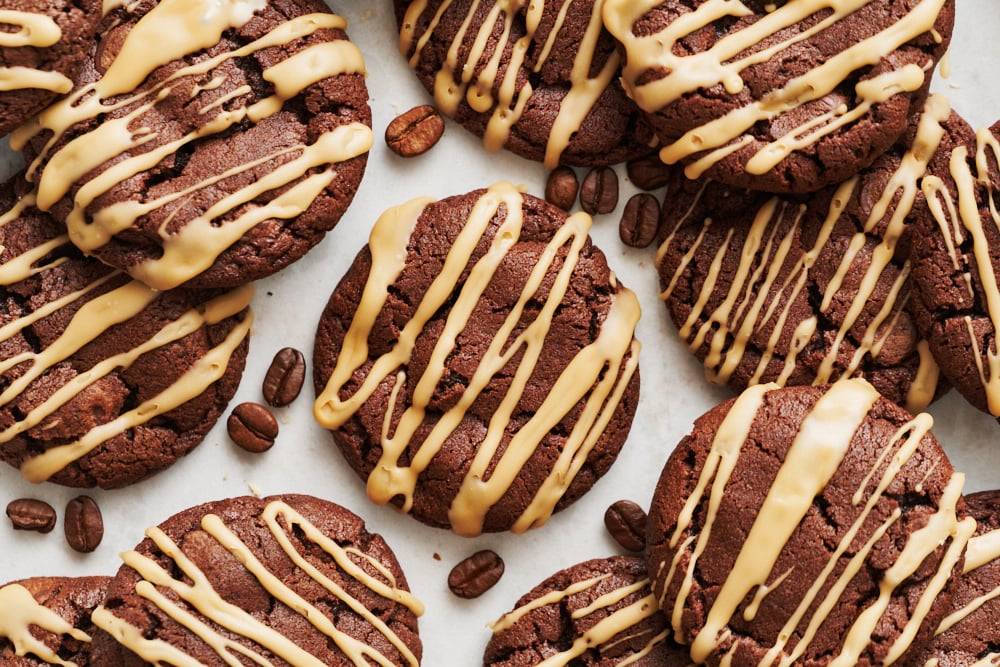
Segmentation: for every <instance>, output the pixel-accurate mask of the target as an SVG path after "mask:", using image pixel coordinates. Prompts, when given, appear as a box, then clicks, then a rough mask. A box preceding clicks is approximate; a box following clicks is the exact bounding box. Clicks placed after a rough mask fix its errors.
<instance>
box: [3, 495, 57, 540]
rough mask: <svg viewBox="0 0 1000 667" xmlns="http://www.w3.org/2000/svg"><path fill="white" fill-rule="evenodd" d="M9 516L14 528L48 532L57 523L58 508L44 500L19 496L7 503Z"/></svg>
mask: <svg viewBox="0 0 1000 667" xmlns="http://www.w3.org/2000/svg"><path fill="white" fill-rule="evenodd" d="M7 516H8V517H10V521H11V523H12V524H14V530H34V531H36V532H39V533H47V532H49V531H50V530H52V529H53V528H54V527H55V525H56V510H55V508H53V507H52V505H49V504H48V503H47V502H45V501H44V500H36V499H35V498H18V499H17V500H12V501H10V502H9V503H7Z"/></svg>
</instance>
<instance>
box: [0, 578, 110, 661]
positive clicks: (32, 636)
mask: <svg viewBox="0 0 1000 667" xmlns="http://www.w3.org/2000/svg"><path fill="white" fill-rule="evenodd" d="M109 581H110V578H109V577H33V578H31V579H22V580H20V581H13V582H11V583H9V584H7V585H5V586H3V587H0V663H3V664H4V665H6V667H35V666H37V665H69V664H74V665H89V664H91V663H90V643H91V637H92V635H93V632H94V626H93V624H92V623H91V621H90V613H91V612H92V611H93V610H94V609H96V608H97V606H98V605H100V604H101V603H102V602H103V601H104V593H105V589H106V587H107V585H108V582H109Z"/></svg>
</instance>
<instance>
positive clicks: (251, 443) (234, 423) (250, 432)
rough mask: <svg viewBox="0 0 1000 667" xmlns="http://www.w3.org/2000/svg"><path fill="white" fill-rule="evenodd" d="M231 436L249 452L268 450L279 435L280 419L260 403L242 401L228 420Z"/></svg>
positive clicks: (227, 424)
mask: <svg viewBox="0 0 1000 667" xmlns="http://www.w3.org/2000/svg"><path fill="white" fill-rule="evenodd" d="M226 430H227V431H229V437H230V438H232V439H233V442H235V443H236V444H237V445H239V446H240V447H242V448H243V449H245V450H247V451H248V452H254V453H255V454H256V453H260V452H266V451H267V450H269V449H271V447H272V446H273V445H274V439H275V438H277V437H278V420H277V419H275V418H274V415H273V414H271V411H270V410H268V409H267V408H266V407H264V406H263V405H261V404H260V403H240V404H239V405H237V406H236V407H235V408H233V413H232V414H231V415H229V419H228V421H226Z"/></svg>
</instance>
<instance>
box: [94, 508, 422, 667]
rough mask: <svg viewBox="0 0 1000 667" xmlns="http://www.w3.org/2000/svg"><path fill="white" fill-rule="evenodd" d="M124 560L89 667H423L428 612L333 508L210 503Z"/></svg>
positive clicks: (374, 542)
mask: <svg viewBox="0 0 1000 667" xmlns="http://www.w3.org/2000/svg"><path fill="white" fill-rule="evenodd" d="M122 559H123V561H124V565H123V566H122V567H121V568H120V569H119V570H118V573H117V574H116V575H115V577H114V579H113V580H112V582H111V585H110V586H109V587H108V595H107V600H106V602H105V604H104V606H103V607H100V608H99V609H98V610H97V611H95V612H94V614H93V620H94V624H95V625H96V626H98V627H99V628H101V629H102V630H103V631H104V632H100V633H98V634H97V636H96V637H95V638H94V648H93V656H94V663H93V664H96V665H102V666H104V667H116V666H119V665H122V666H125V665H128V666H131V665H144V664H148V663H151V662H156V661H163V662H168V663H170V664H178V665H180V664H202V665H220V666H221V665H224V664H231V663H227V662H224V661H223V660H224V658H223V656H222V655H220V652H221V653H223V654H228V655H227V656H226V657H227V658H228V657H230V656H232V657H233V658H234V659H235V658H236V656H240V657H241V658H243V657H244V656H245V659H246V660H248V661H252V662H253V663H254V664H269V665H274V666H275V667H282V666H291V665H295V666H299V665H327V666H328V667H340V666H347V665H359V664H379V665H400V666H406V667H416V665H418V664H419V662H420V657H421V654H422V645H421V643H420V637H419V636H418V633H417V616H418V615H420V614H421V613H422V606H421V604H420V603H419V602H418V601H417V600H416V599H415V598H414V597H413V596H412V595H411V594H410V593H409V589H408V587H407V584H406V578H405V576H404V575H403V571H402V570H401V568H400V566H399V563H398V562H397V561H396V557H395V555H394V554H393V553H392V550H391V549H390V548H389V546H388V545H387V544H386V543H385V541H384V540H383V539H382V537H381V536H379V535H375V534H373V533H369V532H368V531H367V530H366V528H365V524H364V521H362V519H361V518H360V517H358V516H356V515H355V514H353V513H352V512H350V511H349V510H347V509H345V508H343V507H341V506H339V505H336V504H334V503H331V502H329V501H326V500H321V499H319V498H313V497H311V496H302V495H280V496H272V497H268V498H263V499H261V498H252V497H241V498H231V499H227V500H220V501H216V502H210V503H206V504H204V505H199V506H197V507H193V508H190V509H187V510H184V511H182V512H180V513H178V514H175V515H174V516H173V517H171V518H169V519H167V520H166V521H164V522H163V523H162V524H160V525H159V527H156V528H150V529H148V530H147V531H146V539H145V540H143V541H142V542H141V543H140V544H139V545H138V546H137V547H136V548H135V549H134V550H133V551H129V552H126V553H123V554H122ZM116 640H117V642H116ZM118 642H120V643H118ZM241 664H243V663H242V662H241ZM247 664H249V663H247Z"/></svg>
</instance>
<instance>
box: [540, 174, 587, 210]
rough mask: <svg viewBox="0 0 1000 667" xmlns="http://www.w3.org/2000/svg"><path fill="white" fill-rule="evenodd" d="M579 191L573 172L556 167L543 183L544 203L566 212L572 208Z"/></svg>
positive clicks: (577, 181) (578, 182)
mask: <svg viewBox="0 0 1000 667" xmlns="http://www.w3.org/2000/svg"><path fill="white" fill-rule="evenodd" d="M579 189H580V181H579V180H577V178H576V172H575V171H573V170H572V169H571V168H569V167H565V166H564V167H556V168H555V169H553V170H552V171H551V172H550V173H549V179H548V180H547V181H546V182H545V201H547V202H549V203H550V204H555V205H556V206H558V207H559V208H561V209H562V210H564V211H568V210H570V209H571V208H573V204H574V203H575V202H576V193H577V191H579Z"/></svg>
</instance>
